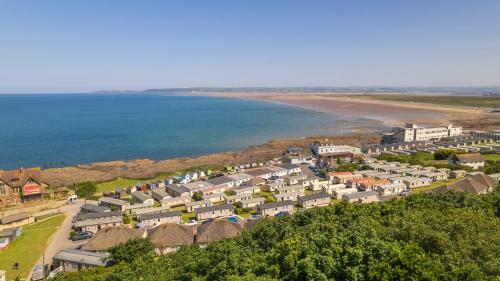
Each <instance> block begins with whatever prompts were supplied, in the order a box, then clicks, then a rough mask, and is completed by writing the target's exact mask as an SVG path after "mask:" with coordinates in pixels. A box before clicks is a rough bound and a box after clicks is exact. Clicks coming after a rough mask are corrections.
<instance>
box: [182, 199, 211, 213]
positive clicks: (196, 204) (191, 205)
mask: <svg viewBox="0 0 500 281" xmlns="http://www.w3.org/2000/svg"><path fill="white" fill-rule="evenodd" d="M212 205H213V203H212V201H210V200H207V199H205V200H201V201H191V202H187V203H186V212H188V213H192V212H194V210H195V209H198V208H202V207H210V206H212Z"/></svg>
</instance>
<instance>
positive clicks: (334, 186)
mask: <svg viewBox="0 0 500 281" xmlns="http://www.w3.org/2000/svg"><path fill="white" fill-rule="evenodd" d="M344 188H346V186H345V184H343V183H337V184H329V185H327V186H325V187H323V189H322V191H324V192H326V193H328V194H331V195H333V193H334V192H335V190H339V189H344Z"/></svg>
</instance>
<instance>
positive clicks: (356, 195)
mask: <svg viewBox="0 0 500 281" xmlns="http://www.w3.org/2000/svg"><path fill="white" fill-rule="evenodd" d="M374 195H378V192H376V191H374V190H368V191H361V192H355V193H350V194H344V196H346V197H347V198H348V199H357V198H361V197H365V196H374Z"/></svg>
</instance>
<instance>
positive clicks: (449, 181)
mask: <svg viewBox="0 0 500 281" xmlns="http://www.w3.org/2000/svg"><path fill="white" fill-rule="evenodd" d="M459 180H460V178H457V179H449V180H445V181H436V182H433V183H431V184H430V185H429V186H423V187H417V188H413V189H412V190H411V192H412V193H419V192H424V191H429V190H433V189H434V188H437V187H440V186H443V185H447V184H452V183H454V182H457V181H459Z"/></svg>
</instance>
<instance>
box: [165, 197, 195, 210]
mask: <svg viewBox="0 0 500 281" xmlns="http://www.w3.org/2000/svg"><path fill="white" fill-rule="evenodd" d="M188 202H191V195H184V196H178V197H172V198H168V199H165V200H162V201H161V205H162V206H163V207H175V206H181V205H185V204H186V203H188Z"/></svg>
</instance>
